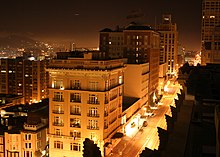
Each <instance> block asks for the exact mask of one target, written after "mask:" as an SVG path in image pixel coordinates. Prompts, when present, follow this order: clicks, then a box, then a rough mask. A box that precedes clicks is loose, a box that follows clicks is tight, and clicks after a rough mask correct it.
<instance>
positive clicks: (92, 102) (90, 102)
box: [87, 100, 100, 104]
mask: <svg viewBox="0 0 220 157" xmlns="http://www.w3.org/2000/svg"><path fill="white" fill-rule="evenodd" d="M87 103H88V104H100V102H99V101H90V100H89V101H88V102H87Z"/></svg>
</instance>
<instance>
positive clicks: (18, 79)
mask: <svg viewBox="0 0 220 157" xmlns="http://www.w3.org/2000/svg"><path fill="white" fill-rule="evenodd" d="M46 65H47V60H27V59H25V60H24V59H23V58H21V57H17V58H16V59H8V58H7V59H0V93H4V94H17V95H19V96H23V97H24V102H23V103H36V102H39V101H40V100H42V99H45V98H47V97H48V92H47V85H48V80H49V78H48V74H47V73H46Z"/></svg>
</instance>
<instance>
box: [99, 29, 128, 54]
mask: <svg viewBox="0 0 220 157" xmlns="http://www.w3.org/2000/svg"><path fill="white" fill-rule="evenodd" d="M99 38H100V40H99V49H100V51H101V52H105V57H106V58H123V51H124V38H123V30H121V29H120V28H117V29H116V30H111V29H109V28H105V29H103V30H101V31H100V37H99Z"/></svg>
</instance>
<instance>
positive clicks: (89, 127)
mask: <svg viewBox="0 0 220 157" xmlns="http://www.w3.org/2000/svg"><path fill="white" fill-rule="evenodd" d="M87 129H89V130H99V127H98V126H87Z"/></svg>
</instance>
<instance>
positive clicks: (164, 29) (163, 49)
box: [156, 15, 178, 75]
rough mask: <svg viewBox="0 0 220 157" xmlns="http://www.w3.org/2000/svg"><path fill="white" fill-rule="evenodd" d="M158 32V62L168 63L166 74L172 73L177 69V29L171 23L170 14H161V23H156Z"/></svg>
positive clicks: (174, 24)
mask: <svg viewBox="0 0 220 157" xmlns="http://www.w3.org/2000/svg"><path fill="white" fill-rule="evenodd" d="M156 29H157V31H158V32H160V63H166V64H167V65H168V72H167V73H168V75H174V74H175V73H176V70H177V69H178V65H177V64H178V62H177V58H178V31H177V26H176V23H172V21H171V15H163V18H162V23H161V24H158V25H157V28H156Z"/></svg>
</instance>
